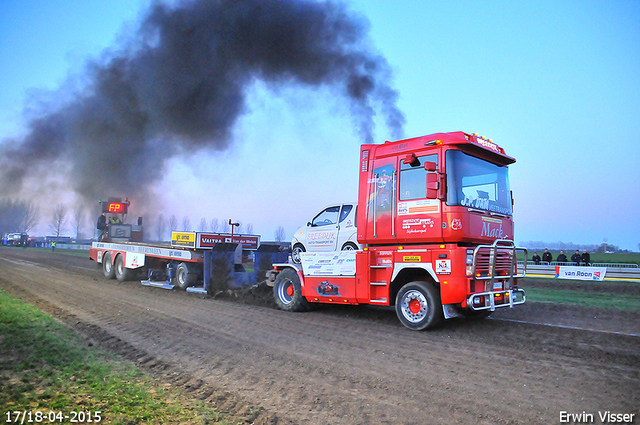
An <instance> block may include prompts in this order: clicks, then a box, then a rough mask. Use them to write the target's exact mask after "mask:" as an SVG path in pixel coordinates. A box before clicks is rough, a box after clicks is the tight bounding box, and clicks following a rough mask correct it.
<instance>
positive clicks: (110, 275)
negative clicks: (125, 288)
mask: <svg viewBox="0 0 640 425" xmlns="http://www.w3.org/2000/svg"><path fill="white" fill-rule="evenodd" d="M102 273H104V277H106V278H107V279H115V278H116V269H115V267H113V263H112V262H111V253H110V252H105V253H104V255H103V256H102Z"/></svg>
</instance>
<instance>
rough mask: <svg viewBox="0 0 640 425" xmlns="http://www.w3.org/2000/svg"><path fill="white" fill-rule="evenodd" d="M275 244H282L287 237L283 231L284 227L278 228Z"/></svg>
mask: <svg viewBox="0 0 640 425" xmlns="http://www.w3.org/2000/svg"><path fill="white" fill-rule="evenodd" d="M274 236H275V238H276V242H284V240H285V238H286V237H287V233H286V232H285V231H284V227H282V226H278V228H277V229H276V233H275V235H274Z"/></svg>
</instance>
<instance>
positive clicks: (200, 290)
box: [187, 286, 207, 294]
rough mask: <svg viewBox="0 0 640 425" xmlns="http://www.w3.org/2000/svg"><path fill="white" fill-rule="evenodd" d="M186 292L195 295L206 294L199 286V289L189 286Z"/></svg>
mask: <svg viewBox="0 0 640 425" xmlns="http://www.w3.org/2000/svg"><path fill="white" fill-rule="evenodd" d="M187 292H194V293H196V294H206V293H207V290H206V289H204V288H203V287H200V286H199V287H195V286H191V287H189V288H187Z"/></svg>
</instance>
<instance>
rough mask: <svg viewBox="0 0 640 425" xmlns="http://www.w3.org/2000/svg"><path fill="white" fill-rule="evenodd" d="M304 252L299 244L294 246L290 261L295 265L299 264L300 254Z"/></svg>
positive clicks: (300, 261) (302, 246)
mask: <svg viewBox="0 0 640 425" xmlns="http://www.w3.org/2000/svg"><path fill="white" fill-rule="evenodd" d="M306 251H307V250H306V249H305V248H304V245H302V244H299V243H297V244H295V245H294V246H293V249H292V250H291V260H293V262H294V263H296V264H301V263H302V260H301V259H300V254H302V253H303V252H306Z"/></svg>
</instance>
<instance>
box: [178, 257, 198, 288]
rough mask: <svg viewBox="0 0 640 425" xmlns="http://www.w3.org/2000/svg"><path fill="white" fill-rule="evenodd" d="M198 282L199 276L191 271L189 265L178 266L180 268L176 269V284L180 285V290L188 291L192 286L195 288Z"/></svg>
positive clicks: (181, 264)
mask: <svg viewBox="0 0 640 425" xmlns="http://www.w3.org/2000/svg"><path fill="white" fill-rule="evenodd" d="M197 281H198V274H197V273H196V272H195V270H193V269H192V268H191V269H190V268H189V266H188V265H187V263H180V264H178V268H177V269H176V283H177V284H178V288H180V289H187V288H189V287H190V286H193V285H195V284H196V282H197Z"/></svg>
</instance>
